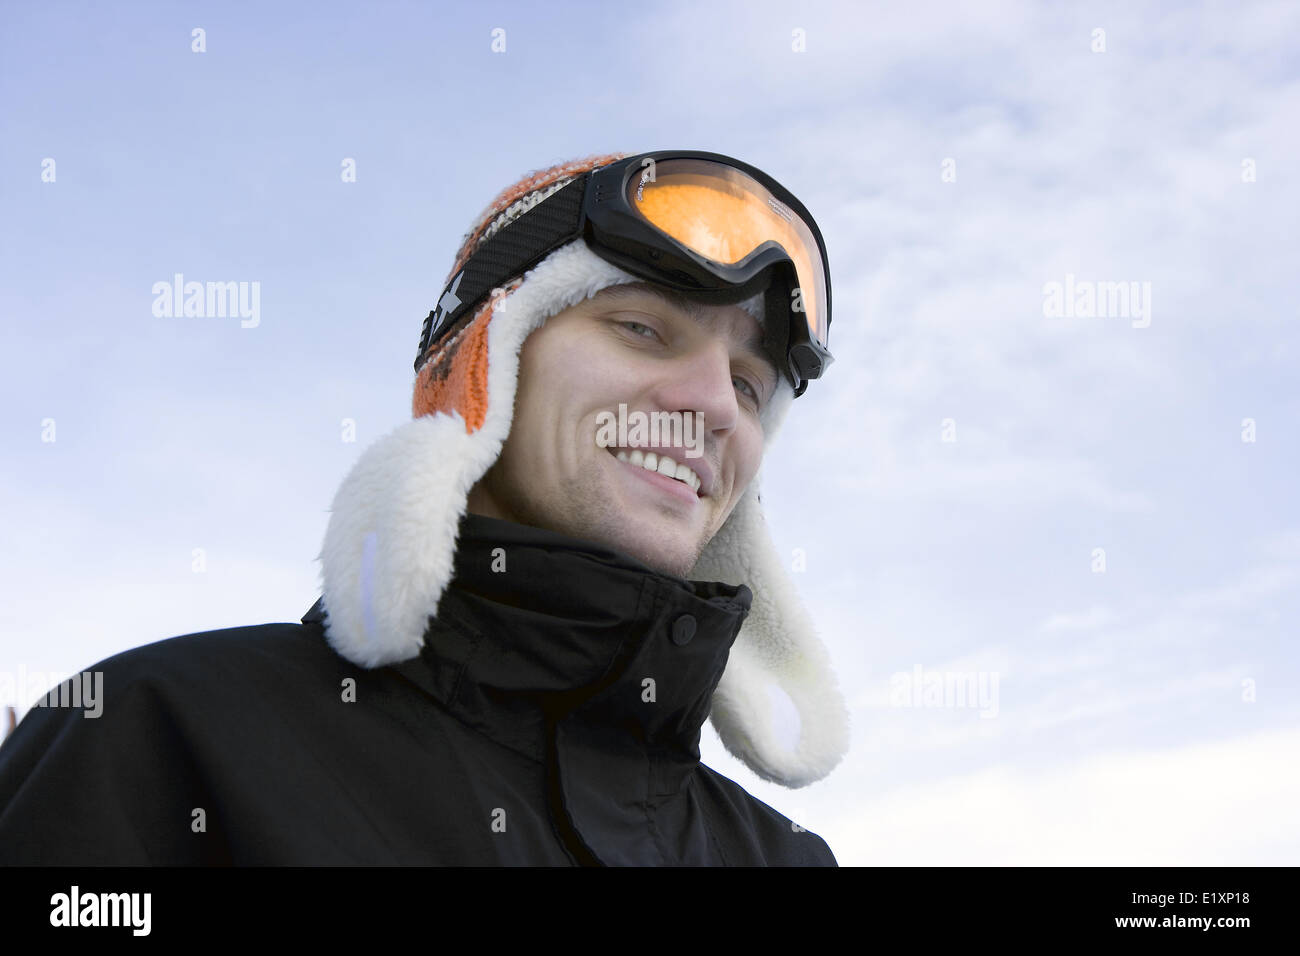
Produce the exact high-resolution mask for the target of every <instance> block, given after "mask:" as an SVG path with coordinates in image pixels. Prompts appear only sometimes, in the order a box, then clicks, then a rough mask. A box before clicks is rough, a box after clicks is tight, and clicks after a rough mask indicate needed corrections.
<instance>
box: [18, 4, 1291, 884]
mask: <svg viewBox="0 0 1300 956" xmlns="http://www.w3.org/2000/svg"><path fill="white" fill-rule="evenodd" d="M196 27H199V28H202V29H203V30H204V31H205V34H206V36H205V39H206V52H203V53H195V52H192V51H191V42H192V40H191V31H192V30H193V29H194V28H196ZM496 28H501V29H504V31H505V43H506V47H505V50H504V52H493V49H492V43H493V30H494V29H496ZM1098 29H1101V30H1104V51H1100V52H1098V51H1095V50H1094V47H1095V46H1097V45H1098V41H1099V39H1100V36H1099V35H1098V34H1096V33H1095V31H1096V30H1098ZM796 31H802V33H801V34H796ZM798 36H802V38H803V50H802V51H797V50H796V49H794V47H795V46H797V45H798V44H797V42H796V38H797V37H798ZM1297 36H1300V9H1297V8H1296V7H1295V6H1294V5H1291V4H1285V3H1240V4H1201V5H1195V6H1192V5H1186V6H1185V5H1182V4H1172V3H1169V4H1132V3H1094V4H1088V5H1078V6H1075V5H1058V4H1047V3H1044V4H1022V3H984V4H979V5H957V4H928V3H915V2H913V3H908V4H901V5H884V4H871V5H863V4H859V3H799V4H790V3H764V2H759V3H748V2H747V3H744V4H741V3H726V4H709V5H707V6H701V5H698V4H689V3H671V2H668V3H656V4H654V5H653V6H652V7H649V8H647V7H643V6H634V7H626V6H620V5H607V4H594V3H593V4H561V5H559V7H557V6H556V5H554V4H553V5H550V6H542V7H538V6H536V5H530V4H525V3H489V4H463V5H457V6H452V5H449V4H439V5H433V4H398V3H375V4H342V3H312V4H305V3H281V4H240V3H220V4H206V3H190V4H184V5H182V4H148V3H134V4H130V5H124V6H118V5H114V6H109V5H100V4H90V3H85V4H68V3H49V4H26V5H17V4H9V5H6V6H5V8H4V10H3V13H0V97H2V98H0V102H3V104H4V108H3V111H0V213H2V215H0V278H2V280H3V281H0V322H2V325H0V328H3V335H4V340H3V344H4V348H3V349H2V350H0V362H3V371H4V375H3V377H2V378H0V395H2V396H3V409H4V411H3V414H2V415H0V428H2V429H3V433H2V435H0V438H2V439H3V447H4V449H5V462H6V467H5V468H4V469H3V472H0V491H2V492H3V494H2V495H0V509H3V511H2V512H0V518H2V519H3V522H4V527H5V529H6V534H5V540H4V547H3V549H2V550H0V562H2V565H0V572H2V579H3V581H4V590H3V592H2V594H0V597H2V599H0V671H7V672H8V673H10V674H11V675H12V674H16V673H17V672H18V671H19V669H20V668H24V669H25V670H26V671H30V672H50V673H59V674H68V673H72V672H75V671H77V670H79V669H81V668H84V667H88V666H89V665H90V664H92V663H94V662H95V661H98V660H101V659H103V658H104V657H107V656H110V655H111V654H114V653H117V652H118V651H121V650H124V649H126V648H129V647H134V646H137V645H140V644H145V643H149V642H152V641H155V640H159V639H162V638H165V637H170V636H173V635H177V634H185V633H191V632H195V631H201V630H210V629H215V628H221V627H232V626H239V625H245V624H257V623H263V622H268V621H296V620H298V618H299V617H300V616H301V615H302V613H303V612H305V611H306V610H307V608H308V607H309V606H310V605H311V604H312V602H313V601H314V600H315V598H316V596H317V595H318V593H319V592H318V589H317V569H318V565H317V564H316V562H315V557H316V555H317V554H318V552H319V548H320V544H321V540H322V538H323V535H324V531H325V526H326V523H327V520H328V511H327V509H328V508H329V505H330V502H331V500H332V497H333V492H334V490H335V488H336V487H337V485H338V484H339V482H340V481H341V480H342V478H343V476H344V475H345V474H346V472H347V469H348V467H349V466H350V465H351V463H352V462H353V461H354V460H355V459H356V457H357V456H358V455H359V454H360V452H361V450H362V449H363V448H364V447H365V446H366V445H367V444H369V443H370V442H372V441H374V440H375V439H376V438H378V437H379V436H381V435H383V434H385V433H386V432H388V431H390V430H391V429H392V428H394V427H396V426H397V425H399V424H401V423H402V422H404V421H405V420H407V419H408V418H409V416H410V395H411V384H412V367H411V363H412V361H413V359H414V354H415V347H416V342H417V340H418V337H419V331H420V325H421V322H422V320H423V318H424V316H425V314H427V312H428V310H429V309H430V308H431V306H432V303H433V301H434V299H435V298H436V296H437V294H438V292H439V291H440V288H441V283H442V280H443V278H444V276H445V275H446V273H447V270H448V269H449V267H450V265H451V260H452V256H453V254H454V251H455V249H456V247H457V246H458V245H459V243H460V240H461V236H462V234H463V232H464V231H465V229H466V228H467V227H468V226H469V224H470V222H471V221H472V220H473V219H474V217H475V216H476V215H477V214H478V213H479V211H480V210H481V209H482V208H483V206H484V205H485V204H486V203H487V202H488V201H489V200H490V199H491V198H492V197H493V196H494V195H495V194H496V192H497V191H498V190H500V189H501V188H502V187H503V186H505V185H506V184H507V183H510V182H513V181H515V180H516V179H518V178H519V177H520V176H521V175H523V174H524V172H526V171H527V170H530V169H535V168H540V167H544V166H548V165H551V164H553V163H555V162H558V161H561V160H564V159H569V158H574V157H577V156H583V155H588V154H592V153H598V152H608V151H615V150H625V151H641V150H651V149H666V148H677V147H681V148H684V149H702V150H710V151H715V152H721V153H725V154H729V155H733V156H737V157H740V158H742V159H744V160H746V161H748V162H750V163H753V164H754V165H756V166H758V167H760V168H762V169H764V170H766V171H767V172H769V173H771V174H772V175H773V176H775V177H776V178H777V179H778V180H780V181H782V182H783V183H785V184H786V185H787V186H788V187H790V188H791V189H792V190H793V191H794V193H795V194H796V195H798V196H799V197H800V198H801V199H802V200H803V201H804V203H805V204H806V205H807V206H808V208H809V209H810V210H811V211H812V212H813V214H814V215H815V216H816V217H817V219H818V222H819V224H820V226H821V229H822V232H823V234H824V236H825V238H826V241H827V245H828V248H829V254H830V263H831V277H832V284H833V290H834V292H833V295H834V316H833V325H832V329H831V349H832V351H833V352H834V354H835V357H836V361H835V364H834V365H833V366H832V367H831V369H830V371H829V373H828V375H827V376H826V377H825V378H824V379H823V380H821V381H819V382H816V383H814V384H813V386H812V387H811V388H810V389H809V391H808V393H807V394H806V395H805V396H804V397H802V398H800V399H799V400H798V401H797V402H796V404H795V406H794V408H793V409H792V411H791V413H790V417H789V419H788V420H787V422H786V425H785V427H784V429H783V431H782V433H781V435H780V436H779V437H778V439H777V441H776V443H775V445H774V447H773V448H772V449H771V450H770V451H769V454H768V458H767V461H766V462H765V465H764V469H763V482H764V484H763V488H764V496H763V499H764V504H765V507H766V508H767V515H768V520H769V522H770V524H771V526H772V530H773V534H774V536H775V538H776V540H777V543H778V545H779V547H780V548H781V549H782V550H783V551H784V552H786V553H792V552H793V549H796V548H800V549H803V551H804V552H805V553H806V555H807V570H806V572H804V573H803V574H802V575H799V576H798V578H797V580H798V584H799V586H800V588H801V590H802V593H803V595H804V597H805V600H806V602H807V603H808V605H809V608H810V610H811V611H812V612H813V614H814V617H815V619H816V621H817V623H818V626H819V629H820V632H821V634H822V637H823V639H824V640H825V642H826V644H827V646H828V649H829V650H830V653H831V656H832V658H833V660H834V662H835V664H836V667H837V669H838V672H839V675H840V679H841V682H842V686H843V689H844V692H845V695H846V697H847V699H848V700H849V701H850V703H851V705H852V708H853V727H854V730H853V734H854V736H853V749H852V750H851V752H850V754H849V756H848V757H847V758H846V759H845V761H844V763H843V764H842V765H841V766H840V767H839V768H837V769H836V771H835V772H834V773H832V774H831V775H830V776H829V777H827V778H826V779H825V780H823V781H821V782H819V783H817V784H815V785H813V786H811V787H809V788H806V789H803V790H786V789H783V788H781V787H777V786H773V785H769V784H766V783H764V782H763V781H761V780H759V779H758V778H757V777H755V776H754V775H753V774H752V773H750V772H749V770H748V769H747V768H746V767H744V765H743V764H740V763H739V762H737V761H735V760H734V759H732V758H731V757H730V756H729V755H728V754H727V753H726V752H725V751H724V750H723V748H722V746H721V743H720V741H719V740H718V739H717V737H716V735H714V734H713V731H712V729H711V728H708V727H706V731H705V740H704V742H703V750H704V758H705V761H706V762H707V763H709V764H710V765H711V766H713V767H715V768H716V769H718V770H719V771H720V772H722V773H724V774H726V775H728V776H730V777H732V778H733V779H735V780H737V781H738V782H740V783H741V784H742V785H743V786H745V787H746V788H747V789H749V790H750V792H751V793H753V794H754V795H755V796H757V797H759V798H760V799H762V800H765V801H766V802H768V803H770V804H771V805H772V806H774V807H777V808H778V809H780V810H782V812H785V813H787V814H788V815H790V816H792V817H793V818H795V819H796V820H798V821H799V822H801V823H803V824H804V825H805V826H807V827H808V828H810V829H812V830H814V831H816V832H817V833H819V834H821V835H822V836H823V837H825V838H826V840H827V842H828V843H829V844H830V846H831V848H832V849H833V850H834V851H835V853H836V855H837V857H838V858H839V860H840V862H841V863H842V864H868V865H869V864H878V863H879V864H902V865H910V864H930V863H954V864H967V863H970V864H1002V863H1017V864H1018V863H1033V864H1037V863H1044V864H1089V865H1091V864H1119V865H1132V864H1141V865H1146V864H1151V865H1191V864H1208V865H1217V864H1247V865H1249V864H1291V865H1294V864H1295V863H1296V862H1297V861H1298V860H1300V823H1297V822H1296V821H1295V819H1294V812H1293V808H1294V807H1295V806H1296V805H1297V804H1300V771H1297V766H1298V764H1300V761H1298V760H1297V756H1298V755H1300V704H1298V703H1297V691H1298V690H1300V675H1298V671H1300V668H1298V667H1297V663H1298V662H1297V651H1296V637H1297V633H1296V613H1297V610H1298V609H1300V601H1298V600H1297V595H1298V594H1300V587H1298V586H1297V585H1298V584H1300V507H1297V504H1296V494H1295V488H1296V473H1297V464H1298V463H1300V454H1297V442H1298V440H1300V385H1298V384H1297V381H1298V380H1300V376H1297V368H1298V367H1300V350H1298V348H1297V345H1298V342H1297V339H1298V338H1300V336H1298V335H1297V330H1296V328H1297V327H1296V321H1295V319H1296V307H1295V301H1296V292H1297V285H1298V283H1297V280H1296V278H1295V273H1296V270H1295V263H1296V261H1297V260H1298V259H1300V255H1298V253H1300V249H1298V248H1297V245H1298V244H1297V239H1296V228H1295V222H1296V219H1297V215H1296V212H1297V209H1300V188H1298V187H1297V184H1296V177H1295V173H1294V157H1295V155H1296V153H1297V147H1298V146H1300V133H1297V131H1296V122H1295V120H1296V117H1297V116H1300V50H1298V49H1297V41H1296V40H1295V38H1296V37H1297ZM345 158H352V159H354V160H355V162H356V169H357V176H356V182H354V183H344V182H343V181H342V179H341V176H340V164H341V163H342V162H343V161H344V159H345ZM47 159H52V160H54V170H55V178H54V181H53V182H45V181H42V172H43V169H44V168H46V166H47V164H45V160H47ZM945 171H947V172H948V174H949V175H947V176H945ZM954 172H955V177H954V176H953V175H952V173H954ZM176 273H182V274H184V275H185V276H187V277H188V278H193V279H199V280H201V281H202V280H221V281H226V280H233V281H249V282H251V281H257V282H259V283H260V289H261V299H260V321H259V323H258V324H257V326H256V327H255V328H242V327H241V323H240V320H239V319H238V318H234V317H231V318H188V319H187V318H183V317H182V318H176V317H172V318H165V317H158V316H155V315H154V314H153V310H152V308H151V307H152V304H153V301H154V295H153V293H152V291H151V290H152V287H153V285H154V283H156V282H159V281H170V280H171V278H172V276H173V275H174V274H176ZM1067 275H1068V276H1072V277H1074V280H1076V281H1086V282H1136V283H1139V287H1140V286H1141V284H1142V283H1149V289H1150V314H1149V322H1148V323H1147V324H1145V325H1143V324H1141V323H1140V322H1138V321H1137V320H1136V319H1133V318H1130V317H1127V316H1124V315H1102V316H1093V317H1081V316H1074V317H1051V316H1049V315H1047V314H1045V309H1044V287H1045V286H1046V285H1047V284H1048V283H1052V282H1061V283H1064V282H1065V281H1066V277H1067ZM345 418H350V419H353V420H355V422H356V429H357V431H356V441H355V442H352V443H349V442H344V441H341V440H340V421H341V420H343V419H345ZM50 420H52V421H53V428H54V434H55V436H56V440H55V441H53V442H50V441H43V440H42V435H43V433H45V434H48V432H49V427H50V426H49V422H50ZM1246 420H1249V421H1250V423H1252V424H1251V425H1246V424H1243V423H1244V422H1246ZM945 423H946V424H945ZM1250 427H1253V429H1254V440H1253V441H1243V433H1244V432H1247V431H1248V429H1249V428H1250ZM945 438H948V439H955V440H945ZM195 548H202V549H203V550H204V553H205V555H206V561H207V569H206V571H205V572H204V573H199V574H196V573H194V571H193V570H192V562H193V557H192V555H193V549H195ZM1096 549H1102V550H1103V551H1104V558H1105V570H1104V572H1102V571H1098V570H1096V569H1095V568H1096V562H1097V558H1096ZM917 667H920V668H921V669H922V671H923V673H937V674H940V675H942V674H949V675H954V674H955V675H980V674H983V675H986V676H987V675H993V674H996V675H997V679H998V683H997V688H998V696H997V712H996V716H990V717H982V716H981V715H980V713H979V711H978V710H977V709H974V708H970V707H957V706H947V707H919V708H918V707H902V706H897V700H896V698H895V697H894V695H893V694H892V688H893V687H894V686H895V684H894V683H893V682H891V678H894V676H895V675H899V674H911V673H913V672H914V669H915V668H917ZM1247 688H1249V690H1247ZM1250 698H1253V699H1250ZM0 703H14V701H10V700H4V701H0ZM16 703H17V704H18V706H19V709H20V711H21V710H23V709H25V708H26V707H27V706H28V705H30V703H31V700H30V699H23V700H18V701H16Z"/></svg>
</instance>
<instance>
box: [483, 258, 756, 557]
mask: <svg viewBox="0 0 1300 956" xmlns="http://www.w3.org/2000/svg"><path fill="white" fill-rule="evenodd" d="M656 291H657V290H656V288H655V287H653V286H650V285H648V284H647V283H637V284H635V285H620V286H612V287H610V288H607V289H604V290H602V291H601V292H600V293H599V294H597V295H595V296H593V297H591V298H589V299H586V300H585V301H583V302H581V303H579V304H578V305H576V306H573V307H572V308H569V309H565V310H564V311H563V312H560V313H558V314H556V315H554V316H552V317H551V318H550V319H547V320H546V322H545V324H544V325H542V327H541V328H540V329H538V330H537V331H535V332H533V333H532V334H531V335H530V336H529V337H528V339H527V340H526V341H525V342H524V346H523V349H522V350H521V352H520V359H519V386H518V390H517V392H516V398H515V413H514V422H513V424H512V426H511V430H510V435H509V438H508V439H507V440H506V443H505V446H504V448H503V449H502V452H501V457H500V458H499V459H498V461H497V462H496V464H495V465H493V467H492V468H491V469H490V470H489V471H488V472H487V474H486V475H484V477H483V479H482V480H481V481H480V482H479V483H478V484H477V485H475V486H474V488H473V489H472V490H471V491H470V495H469V503H468V507H469V510H470V511H471V512H473V513H475V514H481V515H487V516H489V517H494V518H503V519H505V520H508V521H514V522H517V523H520V524H527V525H532V526H535V527H539V528H547V529H550V530H552V531H558V532H560V533H563V534H568V535H571V536H573V537H577V538H583V539H586V540H590V541H598V542H601V543H603V544H606V545H608V546H610V547H612V548H614V549H616V550H619V551H623V552H625V553H627V554H630V555H632V556H633V557H635V558H637V559H638V560H640V561H641V562H642V563H644V564H646V565H649V566H650V567H652V568H654V569H656V570H658V571H661V572H665V573H668V574H672V575H675V576H677V577H686V576H687V575H688V574H689V572H690V569H691V568H692V567H693V566H694V564H695V561H696V559H697V558H698V557H699V555H700V552H701V551H703V549H704V546H705V545H706V544H708V542H709V540H710V539H711V538H712V537H713V535H714V534H715V533H716V532H717V531H718V529H719V528H720V527H721V526H722V524H723V522H725V521H726V520H727V518H728V516H729V515H730V514H731V512H732V509H734V508H735V506H736V503H737V502H738V501H739V500H740V497H741V495H743V494H744V492H745V489H746V488H747V487H748V486H749V483H750V481H751V480H752V479H753V477H754V475H755V473H756V472H757V471H758V466H759V463H760V462H761V460H762V455H763V432H762V428H761V426H760V423H759V412H760V411H761V410H762V409H764V408H765V407H766V405H767V403H768V402H770V401H771V400H772V398H773V396H774V394H775V392H776V388H777V386H778V384H779V382H778V378H777V372H776V369H775V367H774V366H773V364H772V362H771V360H770V359H769V358H767V357H765V356H764V354H763V352H762V348H761V345H760V344H759V343H760V342H761V331H762V330H761V328H760V326H759V324H758V322H757V321H755V320H754V318H753V317H752V316H750V315H749V314H748V313H746V312H745V311H744V310H743V309H741V308H740V306H738V305H725V306H706V305H700V304H697V303H686V302H684V301H682V300H680V298H678V299H677V300H676V301H673V300H672V299H671V298H670V299H668V300H666V299H664V298H663V297H662V294H656ZM683 306H685V307H686V308H691V309H694V310H696V312H697V315H691V314H688V312H686V311H684V309H683ZM620 404H622V405H625V406H626V413H625V415H624V421H625V422H628V423H629V425H630V426H631V427H629V428H628V429H627V431H626V436H627V438H628V441H627V442H626V443H623V444H622V448H621V449H620V447H617V446H618V445H619V444H620V443H619V442H618V440H617V439H616V440H615V441H614V442H613V445H614V446H615V447H602V444H601V443H602V442H603V441H608V439H609V437H610V434H611V431H612V429H611V428H610V422H611V419H615V418H617V416H618V415H619V405H620ZM672 412H678V413H681V414H680V415H678V416H676V417H677V418H678V420H679V421H680V422H681V423H682V424H683V425H685V426H686V429H685V430H682V429H672V430H670V429H666V428H661V429H660V430H659V434H658V435H657V436H656V437H655V438H653V439H651V438H650V437H649V436H648V435H647V436H646V437H639V436H638V435H637V430H636V428H635V422H636V421H637V416H638V415H640V416H641V418H640V420H641V422H642V423H643V424H645V423H646V422H647V420H650V419H652V413H672ZM696 413H698V416H697V414H696ZM699 416H702V418H700V417H699ZM665 418H666V416H663V415H659V416H658V421H659V422H660V423H661V424H663V423H664V420H665ZM687 419H689V420H690V421H689V422H687ZM697 422H702V425H703V428H702V430H698V429H696V428H695V425H696V423H697ZM602 426H603V427H602ZM646 431H647V432H648V429H646ZM638 438H639V440H638ZM683 442H684V444H683ZM651 444H653V445H655V446H656V447H660V448H665V447H666V448H668V450H669V451H670V456H671V457H672V459H673V461H674V462H675V463H676V464H678V465H686V466H687V467H688V468H691V469H692V470H693V471H694V472H695V474H696V475H697V476H698V477H699V479H700V480H701V483H700V486H699V488H698V491H697V490H696V489H695V488H694V487H692V486H693V485H694V484H695V482H694V477H693V476H691V475H687V476H686V479H687V480H686V481H685V482H682V481H679V480H677V479H675V478H670V477H667V476H666V475H664V474H661V473H659V472H660V471H661V470H663V468H664V466H663V465H662V456H661V455H660V456H657V458H658V459H659V462H660V464H659V466H658V468H657V470H656V471H654V472H652V471H650V470H648V469H647V468H646V467H645V465H644V458H643V456H637V455H631V454H630V452H631V450H632V449H633V448H635V447H636V446H640V447H641V448H644V447H646V446H648V445H651ZM620 450H622V451H623V452H625V453H626V454H625V455H624V456H623V457H626V458H628V460H626V461H625V460H620V457H617V453H618V452H620ZM688 450H693V451H694V452H702V454H701V455H700V456H699V457H692V456H691V455H688V454H687V451H688ZM673 452H675V453H673ZM638 457H642V464H635V463H634V462H635V461H636V460H637V458H638Z"/></svg>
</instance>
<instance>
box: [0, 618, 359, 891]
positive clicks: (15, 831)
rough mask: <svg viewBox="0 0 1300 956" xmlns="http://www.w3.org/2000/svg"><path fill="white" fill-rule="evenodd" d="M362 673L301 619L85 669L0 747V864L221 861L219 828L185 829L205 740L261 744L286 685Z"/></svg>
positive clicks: (200, 788)
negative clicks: (205, 833)
mask: <svg viewBox="0 0 1300 956" xmlns="http://www.w3.org/2000/svg"><path fill="white" fill-rule="evenodd" d="M359 673H360V672H359V671H358V670H357V669H356V668H354V667H353V666H352V665H350V664H349V663H348V662H346V661H344V660H343V659H342V658H341V657H339V656H338V655H337V654H335V653H334V651H333V650H332V649H331V648H330V647H329V645H328V644H327V642H326V641H325V639H324V636H323V635H322V633H321V630H320V628H319V627H317V626H308V625H301V624H262V625H254V626H248V627H234V628H226V629H222V630H214V631H203V632H196V633H193V634H186V635H181V636H179V637H171V638H166V639H164V640H161V641H156V642H154V643H151V644H145V645H142V646H140V647H136V648H132V649H130V650H127V651H123V652H121V653H118V654H115V655H113V656H111V657H108V658H105V659H103V660H101V661H99V662H97V663H95V664H93V665H91V666H90V667H87V668H85V669H84V670H82V671H80V672H79V673H78V674H75V675H73V676H72V677H71V678H69V680H67V681H64V682H63V684H61V685H59V687H57V688H55V689H54V690H53V691H52V692H51V693H50V694H47V695H46V696H45V697H44V698H42V699H41V700H39V701H37V702H36V703H35V705H34V706H32V707H31V709H30V710H28V711H27V713H26V714H25V715H24V717H23V719H22V721H21V722H20V723H19V724H18V726H17V727H16V728H15V729H14V731H13V732H12V733H11V734H10V735H9V736H8V737H7V738H6V739H5V740H4V741H3V742H2V743H0V863H4V864H29V865H30V864H38V865H49V864H55V865H59V864H62V865H123V864H126V865H132V864H148V863H158V862H172V863H197V862H221V859H220V854H221V852H222V844H221V841H220V839H219V838H218V835H217V834H216V833H213V834H212V835H211V836H210V837H209V838H207V839H196V838H195V836H194V835H193V833H194V831H193V830H192V829H191V827H190V823H191V816H192V814H193V812H194V809H195V808H197V807H211V806H212V805H213V800H212V794H213V790H212V785H213V784H214V782H213V781H212V780H210V779H209V775H208V774H207V773H206V772H205V768H206V766H207V765H208V764H209V763H210V761H209V760H208V757H210V755H211V754H212V752H213V751H214V748H215V747H217V746H220V747H221V748H223V750H224V751H231V752H233V751H234V749H235V748H237V747H243V748H247V746H248V745H249V744H250V743H257V742H258V741H259V739H261V738H260V737H259V736H258V734H259V729H260V734H261V736H262V737H264V736H265V734H266V727H267V726H268V723H267V721H266V719H265V718H266V716H267V715H268V713H269V711H270V710H273V709H275V708H276V707H277V706H278V703H277V698H280V699H282V698H283V697H284V696H285V694H286V692H292V691H291V689H293V688H298V689H302V688H304V687H315V688H320V687H322V683H321V682H322V680H329V681H331V683H333V686H334V687H337V686H338V684H337V683H334V681H335V678H336V677H337V676H341V675H342V676H346V675H348V674H359ZM241 742H242V743H241Z"/></svg>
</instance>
